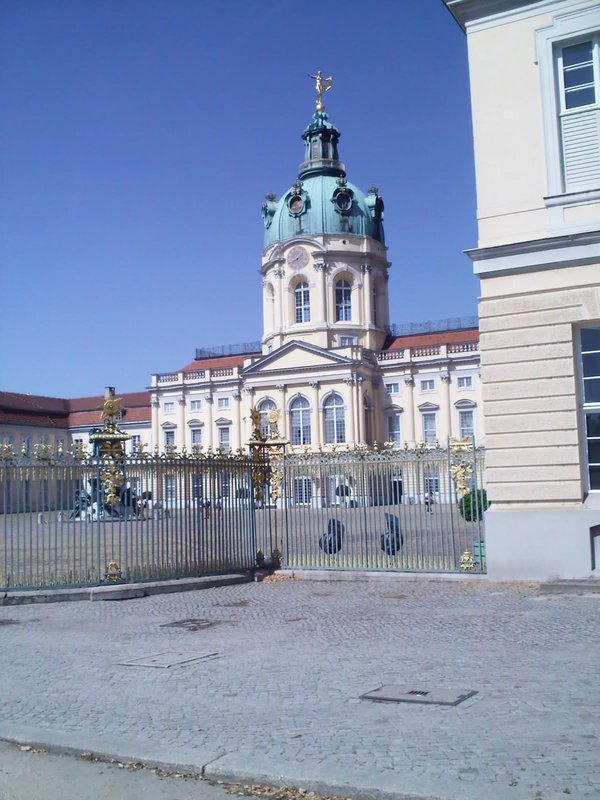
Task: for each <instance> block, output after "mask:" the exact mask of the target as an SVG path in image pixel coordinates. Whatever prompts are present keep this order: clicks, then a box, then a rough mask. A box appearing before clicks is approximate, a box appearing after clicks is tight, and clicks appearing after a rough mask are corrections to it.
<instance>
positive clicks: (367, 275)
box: [360, 264, 373, 328]
mask: <svg viewBox="0 0 600 800" xmlns="http://www.w3.org/2000/svg"><path fill="white" fill-rule="evenodd" d="M360 271H361V272H362V274H363V290H362V291H363V302H362V308H363V318H362V320H360V322H361V324H362V325H364V326H365V327H367V328H370V327H371V326H372V324H373V284H372V281H371V272H372V271H373V268H372V267H371V266H370V265H369V264H363V265H362V266H361V268H360Z"/></svg>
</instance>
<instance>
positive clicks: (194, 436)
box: [190, 428, 202, 447]
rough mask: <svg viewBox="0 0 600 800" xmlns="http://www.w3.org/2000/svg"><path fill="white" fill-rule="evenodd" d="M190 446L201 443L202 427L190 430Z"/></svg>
mask: <svg viewBox="0 0 600 800" xmlns="http://www.w3.org/2000/svg"><path fill="white" fill-rule="evenodd" d="M190 438H191V444H192V447H193V446H194V445H200V444H202V428H192V429H191V431H190Z"/></svg>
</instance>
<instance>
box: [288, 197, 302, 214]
mask: <svg viewBox="0 0 600 800" xmlns="http://www.w3.org/2000/svg"><path fill="white" fill-rule="evenodd" d="M303 207H304V200H303V199H302V198H301V197H300V195H299V194H295V195H294V196H293V197H292V198H291V200H290V211H291V212H292V214H299V213H300V212H301V211H302V209H303Z"/></svg>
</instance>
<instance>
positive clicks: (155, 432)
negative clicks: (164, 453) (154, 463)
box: [150, 394, 162, 452]
mask: <svg viewBox="0 0 600 800" xmlns="http://www.w3.org/2000/svg"><path fill="white" fill-rule="evenodd" d="M150 402H151V404H152V441H151V442H150V451H151V452H153V451H154V448H155V447H159V448H160V447H161V445H162V442H161V441H160V425H159V422H160V421H159V412H160V398H159V396H158V395H157V394H153V395H152V399H151V401H150Z"/></svg>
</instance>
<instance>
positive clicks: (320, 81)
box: [308, 70, 333, 114]
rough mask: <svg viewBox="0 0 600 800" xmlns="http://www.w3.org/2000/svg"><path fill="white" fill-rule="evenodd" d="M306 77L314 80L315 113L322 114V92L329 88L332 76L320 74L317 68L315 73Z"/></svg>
mask: <svg viewBox="0 0 600 800" xmlns="http://www.w3.org/2000/svg"><path fill="white" fill-rule="evenodd" d="M308 77H309V78H312V79H313V80H314V81H315V90H316V92H317V113H319V114H322V113H323V112H324V111H325V106H324V105H323V94H324V93H325V92H328V91H329V90H330V89H331V87H332V85H333V78H332V76H331V75H330V76H329V77H328V78H324V77H323V75H322V74H321V70H318V71H317V74H316V75H309V76H308Z"/></svg>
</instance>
